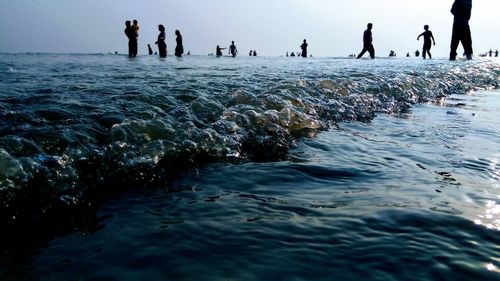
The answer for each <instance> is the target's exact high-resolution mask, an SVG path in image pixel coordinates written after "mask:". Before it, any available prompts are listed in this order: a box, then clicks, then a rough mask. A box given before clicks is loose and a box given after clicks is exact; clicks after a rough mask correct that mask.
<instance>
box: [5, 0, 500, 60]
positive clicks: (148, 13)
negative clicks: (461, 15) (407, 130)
mask: <svg viewBox="0 0 500 281" xmlns="http://www.w3.org/2000/svg"><path fill="white" fill-rule="evenodd" d="M452 3H453V0H378V1H377V0H342V1H341V0H253V1H248V0H177V1H174V0H133V1H132V0H0V52H53V53H107V52H114V51H118V52H120V53H126V52H127V39H126V37H125V35H124V33H123V30H124V28H125V25H124V22H125V20H133V19H137V20H138V21H139V26H140V31H139V53H145V52H146V51H147V48H146V45H147V43H151V44H152V46H153V47H154V42H155V41H156V37H157V35H158V31H157V25H158V24H163V25H165V27H166V28H167V45H168V48H169V50H173V46H174V45H175V35H174V31H175V29H179V30H180V31H181V33H182V35H183V39H184V49H185V50H186V51H188V50H190V51H191V53H193V54H203V55H206V54H208V53H213V52H215V46H216V45H221V46H223V47H227V46H228V45H229V44H230V42H231V41H232V40H234V41H235V42H236V45H237V47H238V49H239V51H240V53H241V54H242V55H246V54H247V53H248V51H249V50H254V49H256V50H257V51H258V52H259V55H272V56H278V55H283V54H284V53H285V52H286V51H299V50H300V49H299V46H300V44H301V43H302V40H303V39H307V41H308V43H309V53H311V54H313V55H314V56H346V55H348V54H350V53H358V52H359V51H360V50H361V48H362V36H363V31H364V30H365V28H366V24H367V23H368V22H372V23H373V24H374V28H373V37H374V42H373V43H374V46H375V49H376V52H377V56H386V55H387V54H388V53H389V51H390V50H395V51H396V52H397V53H398V56H402V55H404V54H406V52H410V51H411V52H413V51H415V50H416V49H421V48H422V43H423V41H422V39H421V41H417V40H416V38H417V36H418V35H419V34H420V33H421V32H423V25H425V24H428V25H430V30H431V31H432V32H433V33H434V36H435V38H436V41H437V45H436V46H435V47H433V49H432V53H433V54H434V56H443V57H444V56H447V55H448V53H449V45H450V38H451V29H452V24H453V16H452V15H451V14H450V8H451V5H452ZM470 25H471V30H472V36H473V47H474V52H475V54H476V55H477V54H479V53H483V52H486V51H487V50H489V49H493V50H496V49H500V1H499V0H474V1H473V9H472V19H471V21H470ZM460 48H461V47H460ZM459 50H461V49H459ZM459 52H460V51H459Z"/></svg>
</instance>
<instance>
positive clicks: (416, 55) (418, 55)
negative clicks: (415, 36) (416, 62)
mask: <svg viewBox="0 0 500 281" xmlns="http://www.w3.org/2000/svg"><path fill="white" fill-rule="evenodd" d="M415 57H417V58H418V57H420V52H419V51H418V50H416V51H415Z"/></svg>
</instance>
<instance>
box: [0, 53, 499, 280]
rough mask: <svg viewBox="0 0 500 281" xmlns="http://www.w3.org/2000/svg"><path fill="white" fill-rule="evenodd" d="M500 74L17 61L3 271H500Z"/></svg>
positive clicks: (476, 65) (72, 58) (255, 63)
mask: <svg viewBox="0 0 500 281" xmlns="http://www.w3.org/2000/svg"><path fill="white" fill-rule="evenodd" d="M499 74H500V65H499V64H498V61H494V60H491V61H473V62H457V63H450V62H447V61H440V60H435V61H427V62H422V61H417V60H405V59H398V60H388V59H387V60H377V61H374V62H372V61H356V60H344V59H312V60H289V59H285V58H258V59H253V58H252V59H250V58H238V59H236V60H232V59H225V58H223V59H220V60H217V59H215V58H205V57H188V58H184V59H183V60H182V61H178V60H174V59H168V60H167V62H164V61H159V60H157V59H155V58H150V57H147V58H140V59H138V60H132V61H130V60H128V59H126V58H123V57H119V56H108V55H91V56H90V55H89V56H87V55H84V56H80V55H36V56H35V55H1V56H0V96H1V100H0V121H1V123H0V167H1V169H0V199H1V202H2V207H1V209H0V211H1V213H0V214H1V217H2V220H4V221H5V223H4V225H6V226H8V228H9V229H11V230H12V231H5V232H7V233H8V234H9V235H6V236H5V238H4V239H3V240H4V241H3V244H5V245H6V246H3V247H2V249H5V250H3V251H2V252H3V254H2V257H1V259H0V261H1V267H0V268H1V271H0V277H2V278H0V279H7V280H10V279H12V280H496V279H499V267H500V263H499V260H500V256H499V254H498V253H499V252H500V251H499V250H500V249H499V248H500V246H499V242H500V240H499V238H498V231H499V230H500V207H499V205H498V204H499V202H500V184H499V178H500V172H499V164H498V161H499V160H498V159H499V158H500V146H499V138H498V136H499V135H500V133H499V131H500V129H498V128H500V118H499V117H498V113H497V112H498V110H499V109H500V96H499V95H498V92H495V91H491V90H492V89H493V88H498V86H499V79H498V77H499ZM485 90H490V91H485ZM465 94H467V95H465ZM429 102H430V103H429ZM376 115H378V116H377V117H376V118H375V116H376ZM47 226H48V229H49V230H46V229H47ZM44 227H45V228H44ZM42 229H44V230H43V231H42ZM71 229H75V231H71ZM5 232H4V233H5ZM54 235H57V236H56V237H54ZM36 236H42V239H39V240H40V241H38V243H30V242H28V241H31V240H28V239H29V238H30V239H31V238H33V237H36ZM20 237H21V238H20ZM26 237H27V238H26ZM23 239H24V240H23ZM9 244H10V247H9ZM33 244H35V245H33ZM36 249H38V250H36Z"/></svg>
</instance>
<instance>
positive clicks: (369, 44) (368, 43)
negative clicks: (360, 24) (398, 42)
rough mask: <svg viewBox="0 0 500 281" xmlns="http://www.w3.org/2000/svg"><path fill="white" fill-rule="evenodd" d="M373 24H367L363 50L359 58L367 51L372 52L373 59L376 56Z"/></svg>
mask: <svg viewBox="0 0 500 281" xmlns="http://www.w3.org/2000/svg"><path fill="white" fill-rule="evenodd" d="M372 29H373V24H371V23H369V24H368V25H367V26H366V30H365V32H364V33H363V50H362V51H361V53H359V55H358V57H357V58H358V59H359V58H361V57H362V56H363V55H364V54H365V53H366V52H368V53H370V57H371V58H372V59H374V58H375V49H374V48H373V36H372Z"/></svg>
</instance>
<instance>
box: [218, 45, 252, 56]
mask: <svg viewBox="0 0 500 281" xmlns="http://www.w3.org/2000/svg"><path fill="white" fill-rule="evenodd" d="M225 49H227V48H221V47H220V46H219V45H217V47H216V48H215V55H216V56H217V57H222V56H223V54H222V51H223V50H225ZM237 54H238V48H236V45H235V44H234V41H231V45H230V46H229V52H228V55H231V56H232V57H233V58H234V57H236V55H237ZM250 54H251V55H252V54H253V53H252V51H250ZM255 56H257V52H256V51H255Z"/></svg>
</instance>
